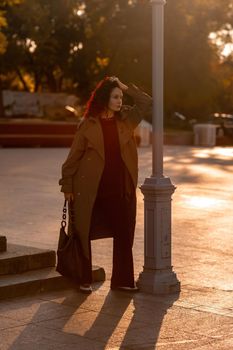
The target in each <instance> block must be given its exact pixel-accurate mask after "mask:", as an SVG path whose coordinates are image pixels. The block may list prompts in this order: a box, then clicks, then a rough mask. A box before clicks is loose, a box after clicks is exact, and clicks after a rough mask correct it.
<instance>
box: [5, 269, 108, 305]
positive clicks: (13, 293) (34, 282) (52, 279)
mask: <svg viewBox="0 0 233 350" xmlns="http://www.w3.org/2000/svg"><path fill="white" fill-rule="evenodd" d="M92 277H93V282H100V281H104V280H105V271H104V269H103V268H100V267H98V266H93V267H92ZM67 288H77V286H76V285H75V284H73V283H71V282H70V281H69V280H67V279H66V278H64V277H63V276H61V275H60V274H59V273H58V272H56V270H55V267H50V268H44V269H40V270H34V271H28V272H24V273H20V274H16V275H5V276H1V277H0V299H7V298H13V297H19V296H25V295H32V294H36V293H41V292H47V291H54V290H59V289H67Z"/></svg>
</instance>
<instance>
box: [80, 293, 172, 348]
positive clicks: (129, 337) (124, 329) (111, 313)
mask: <svg viewBox="0 0 233 350" xmlns="http://www.w3.org/2000/svg"><path fill="white" fill-rule="evenodd" d="M178 298H179V293H176V294H171V295H167V296H163V297H161V296H160V297H156V296H153V295H150V294H144V293H137V294H133V293H127V292H120V291H117V292H116V291H114V292H113V291H110V292H109V293H108V294H107V296H106V298H105V302H104V304H103V305H102V308H101V310H100V311H99V313H98V316H97V318H96V319H95V321H94V322H93V324H92V326H91V328H90V329H89V330H88V331H87V332H86V333H85V337H87V338H91V339H96V340H98V341H101V342H102V343H103V344H104V348H106V349H107V348H108V346H109V347H116V348H117V349H121V348H130V349H131V348H132V349H133V348H134V347H135V348H136V347H138V346H140V345H141V346H149V347H151V348H154V347H155V345H156V343H157V340H158V337H159V334H160V329H161V325H162V322H163V319H164V316H165V315H166V313H167V310H168V309H169V308H171V307H172V305H173V303H174V302H175V301H176V300H177V299H178Z"/></svg>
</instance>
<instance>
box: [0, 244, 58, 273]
mask: <svg viewBox="0 0 233 350" xmlns="http://www.w3.org/2000/svg"><path fill="white" fill-rule="evenodd" d="M55 264H56V252H55V251H52V250H45V249H38V248H33V247H25V246H20V245H16V244H8V249H7V251H6V252H3V253H1V254H0V275H8V274H17V273H22V272H25V271H30V270H36V269H42V268H45V267H52V266H55Z"/></svg>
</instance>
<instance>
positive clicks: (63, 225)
mask: <svg viewBox="0 0 233 350" xmlns="http://www.w3.org/2000/svg"><path fill="white" fill-rule="evenodd" d="M66 203H67V200H66V199H65V202H64V206H63V210H62V212H63V214H62V221H61V227H63V228H65V227H66V213H67V208H66Z"/></svg>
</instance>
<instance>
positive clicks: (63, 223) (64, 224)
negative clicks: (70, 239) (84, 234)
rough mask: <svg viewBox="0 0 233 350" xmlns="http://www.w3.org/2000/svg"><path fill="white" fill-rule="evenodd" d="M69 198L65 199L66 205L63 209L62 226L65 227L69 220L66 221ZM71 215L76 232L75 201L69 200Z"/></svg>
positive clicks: (73, 228)
mask: <svg viewBox="0 0 233 350" xmlns="http://www.w3.org/2000/svg"><path fill="white" fill-rule="evenodd" d="M67 202H68V201H67V200H66V199H65V202H64V206H63V209H62V212H63V214H62V221H61V227H63V228H65V227H66V225H67V221H66V218H67ZM69 215H70V223H71V225H72V232H75V224H74V222H75V220H74V205H73V202H72V201H70V202H69Z"/></svg>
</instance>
